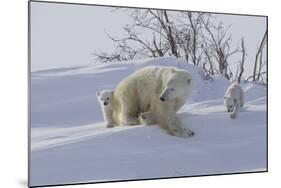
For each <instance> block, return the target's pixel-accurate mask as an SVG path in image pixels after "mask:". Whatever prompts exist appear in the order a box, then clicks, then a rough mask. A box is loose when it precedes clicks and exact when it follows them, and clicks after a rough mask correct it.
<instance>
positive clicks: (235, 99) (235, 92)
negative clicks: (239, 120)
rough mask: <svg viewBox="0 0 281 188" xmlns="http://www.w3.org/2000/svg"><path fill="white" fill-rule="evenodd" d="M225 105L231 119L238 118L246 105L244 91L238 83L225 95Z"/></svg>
mask: <svg viewBox="0 0 281 188" xmlns="http://www.w3.org/2000/svg"><path fill="white" fill-rule="evenodd" d="M224 104H225V106H226V109H227V112H230V117H231V118H236V117H237V115H238V113H239V111H240V108H241V107H243V104H244V93H243V89H242V88H241V86H240V85H239V84H238V83H233V84H231V85H230V86H229V87H228V88H227V90H226V92H225V95H224Z"/></svg>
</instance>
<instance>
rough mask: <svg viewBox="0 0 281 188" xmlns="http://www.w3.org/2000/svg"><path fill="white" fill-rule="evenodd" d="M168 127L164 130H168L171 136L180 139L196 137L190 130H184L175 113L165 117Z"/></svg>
mask: <svg viewBox="0 0 281 188" xmlns="http://www.w3.org/2000/svg"><path fill="white" fill-rule="evenodd" d="M165 117H167V118H165V119H166V125H165V126H164V128H165V127H166V128H167V131H168V133H169V134H171V135H174V136H178V137H190V136H193V135H194V132H193V131H192V130H190V129H187V128H183V127H182V126H181V121H180V120H179V118H178V117H177V114H176V113H175V112H173V113H169V115H167V116H165Z"/></svg>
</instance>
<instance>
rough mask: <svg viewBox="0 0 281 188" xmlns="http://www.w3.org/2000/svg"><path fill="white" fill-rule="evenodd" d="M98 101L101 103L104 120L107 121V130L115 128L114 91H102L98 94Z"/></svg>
mask: <svg viewBox="0 0 281 188" xmlns="http://www.w3.org/2000/svg"><path fill="white" fill-rule="evenodd" d="M96 95H97V99H98V101H99V103H100V106H101V110H102V114H103V118H104V121H105V126H106V127H107V128H112V127H114V120H113V116H112V114H113V106H112V96H113V91H112V90H101V91H98V92H97V93H96Z"/></svg>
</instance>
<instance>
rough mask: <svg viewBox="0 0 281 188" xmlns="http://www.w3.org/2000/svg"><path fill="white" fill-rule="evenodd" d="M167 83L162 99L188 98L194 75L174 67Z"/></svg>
mask: <svg viewBox="0 0 281 188" xmlns="http://www.w3.org/2000/svg"><path fill="white" fill-rule="evenodd" d="M167 76H168V77H167V81H166V82H167V83H166V84H165V88H164V90H163V91H162V93H161V95H160V100H161V101H163V102H164V101H169V100H173V99H176V98H178V99H184V100H185V99H186V98H187V97H188V96H189V95H190V94H191V91H192V76H191V74H190V73H189V72H187V71H185V70H178V69H174V68H172V69H171V70H170V72H169V73H168V75H167Z"/></svg>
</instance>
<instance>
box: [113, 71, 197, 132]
mask: <svg viewBox="0 0 281 188" xmlns="http://www.w3.org/2000/svg"><path fill="white" fill-rule="evenodd" d="M191 91H192V76H191V74H190V73H189V72H187V71H185V70H181V69H176V68H174V67H161V66H149V67H145V68H142V69H140V70H138V71H136V72H135V73H133V74H132V75H130V76H128V77H127V78H125V79H124V80H122V81H121V82H120V83H119V84H118V85H117V87H116V89H115V90H114V92H113V99H112V103H113V119H114V120H115V124H117V125H120V124H125V125H136V124H139V123H140V121H139V116H140V114H142V113H143V112H145V113H146V114H147V112H148V114H149V118H150V122H151V123H157V124H158V125H160V126H161V127H162V128H164V129H165V130H166V131H167V132H168V133H169V134H171V135H175V136H180V137H186V136H192V135H193V134H194V133H193V132H192V131H191V130H189V129H184V128H183V127H182V126H181V121H180V120H179V118H178V117H177V115H176V112H177V111H178V110H179V108H180V107H181V106H183V105H184V104H185V102H186V99H187V97H188V96H189V95H190V94H191Z"/></svg>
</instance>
